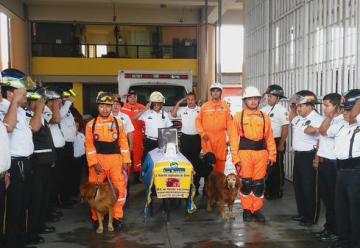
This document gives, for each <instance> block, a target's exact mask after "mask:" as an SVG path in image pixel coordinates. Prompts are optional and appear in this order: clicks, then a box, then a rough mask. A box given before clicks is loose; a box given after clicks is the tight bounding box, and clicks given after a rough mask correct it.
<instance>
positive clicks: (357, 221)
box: [335, 169, 360, 248]
mask: <svg viewBox="0 0 360 248" xmlns="http://www.w3.org/2000/svg"><path fill="white" fill-rule="evenodd" d="M335 212H336V223H337V230H338V235H339V237H340V239H341V240H343V241H344V242H346V243H347V245H348V247H351V248H359V247H360V169H356V170H355V169H354V170H341V169H340V170H339V172H338V175H337V179H336V193H335ZM344 247H345V246H344Z"/></svg>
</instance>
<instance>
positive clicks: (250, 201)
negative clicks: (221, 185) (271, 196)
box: [230, 109, 276, 213]
mask: <svg viewBox="0 0 360 248" xmlns="http://www.w3.org/2000/svg"><path fill="white" fill-rule="evenodd" d="M230 146H231V155H232V159H233V163H234V164H237V163H240V166H241V169H240V170H239V177H240V178H241V182H242V186H241V189H240V198H241V203H242V206H243V208H244V209H245V210H249V211H251V212H252V213H255V212H257V211H259V210H261V209H262V208H263V206H264V203H263V196H264V190H265V181H264V180H265V176H266V173H267V170H268V166H269V162H270V161H272V162H275V161H276V144H275V140H274V137H273V132H272V128H271V119H270V117H269V116H268V115H266V114H264V113H263V112H261V111H260V110H255V111H251V110H248V109H245V110H243V111H241V112H239V113H237V114H236V115H235V116H234V119H233V123H232V127H231V130H230Z"/></svg>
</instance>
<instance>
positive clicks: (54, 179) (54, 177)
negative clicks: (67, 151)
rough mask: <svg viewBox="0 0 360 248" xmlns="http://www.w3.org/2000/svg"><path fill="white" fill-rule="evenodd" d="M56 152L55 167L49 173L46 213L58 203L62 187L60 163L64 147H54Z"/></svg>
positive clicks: (52, 209)
mask: <svg viewBox="0 0 360 248" xmlns="http://www.w3.org/2000/svg"><path fill="white" fill-rule="evenodd" d="M55 152H56V161H55V167H53V168H51V174H50V178H51V180H50V186H49V187H50V201H49V208H48V209H49V211H48V215H50V213H51V212H52V211H54V210H55V207H56V205H57V204H58V201H59V197H60V188H61V187H62V185H61V183H62V178H61V177H62V174H61V171H62V168H61V166H62V163H63V159H62V158H63V154H64V148H63V147H62V148H55Z"/></svg>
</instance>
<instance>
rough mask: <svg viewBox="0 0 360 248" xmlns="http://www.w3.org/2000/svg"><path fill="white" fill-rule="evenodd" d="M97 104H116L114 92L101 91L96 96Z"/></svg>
mask: <svg viewBox="0 0 360 248" xmlns="http://www.w3.org/2000/svg"><path fill="white" fill-rule="evenodd" d="M96 104H108V105H113V104H114V98H113V94H112V93H109V92H103V91H100V92H99V93H98V95H97V97H96Z"/></svg>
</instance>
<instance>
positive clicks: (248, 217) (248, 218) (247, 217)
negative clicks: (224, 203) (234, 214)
mask: <svg viewBox="0 0 360 248" xmlns="http://www.w3.org/2000/svg"><path fill="white" fill-rule="evenodd" d="M243 220H244V222H251V221H252V220H253V215H252V213H251V212H250V211H249V210H244V212H243Z"/></svg>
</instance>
